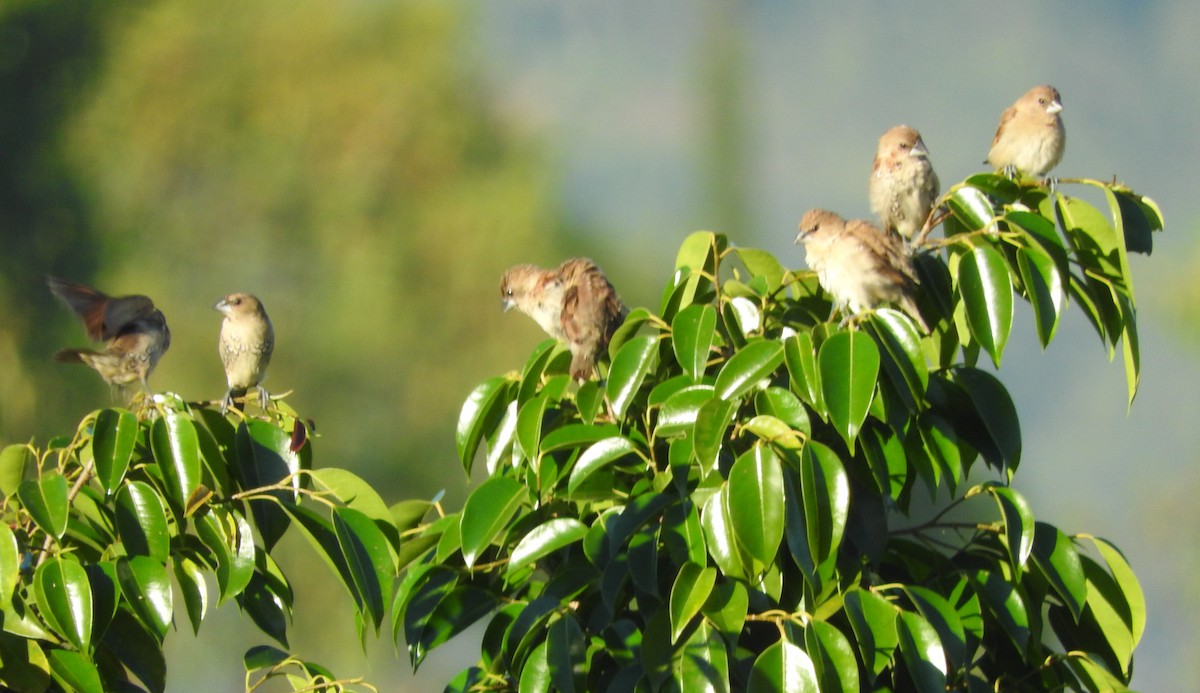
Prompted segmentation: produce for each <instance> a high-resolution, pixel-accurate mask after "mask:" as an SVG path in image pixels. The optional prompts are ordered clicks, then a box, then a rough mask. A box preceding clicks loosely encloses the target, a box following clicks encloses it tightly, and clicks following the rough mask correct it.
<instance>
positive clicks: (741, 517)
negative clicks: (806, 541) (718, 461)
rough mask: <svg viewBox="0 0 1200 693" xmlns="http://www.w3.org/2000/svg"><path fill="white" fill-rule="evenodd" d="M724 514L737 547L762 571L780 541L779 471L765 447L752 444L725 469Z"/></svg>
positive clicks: (771, 560) (782, 507)
mask: <svg viewBox="0 0 1200 693" xmlns="http://www.w3.org/2000/svg"><path fill="white" fill-rule="evenodd" d="M727 484H728V494H729V498H728V503H729V505H728V513H729V519H730V523H731V524H732V526H733V532H734V536H735V537H736V538H737V541H738V544H739V545H741V546H742V547H743V548H744V549H745V550H746V553H748V554H749V555H750V557H751V558H753V559H754V560H755V561H757V564H758V565H759V567H758V570H759V571H761V570H764V569H765V568H766V567H767V566H769V565H771V564H772V563H773V562H774V560H775V554H776V553H777V552H778V551H779V544H780V542H781V541H783V510H784V494H783V468H782V466H781V465H780V462H779V458H778V457H777V456H776V454H775V452H774V451H773V450H772V449H771V448H770V447H768V446H764V445H756V446H754V447H753V448H752V449H750V450H749V451H747V452H746V453H745V454H743V455H742V456H740V457H739V458H738V459H737V461H735V462H734V463H733V468H732V469H730V470H729V480H728V482H727Z"/></svg>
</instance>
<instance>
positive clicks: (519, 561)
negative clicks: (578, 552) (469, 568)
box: [507, 517, 588, 577]
mask: <svg viewBox="0 0 1200 693" xmlns="http://www.w3.org/2000/svg"><path fill="white" fill-rule="evenodd" d="M587 531H588V528H587V525H585V524H583V523H582V522H580V521H579V520H577V519H575V518H573V517H557V518H554V519H552V520H548V521H546V522H544V523H542V524H540V525H538V526H537V527H534V528H533V529H532V530H530V531H529V533H528V534H526V535H525V536H524V537H522V538H521V541H519V542H517V545H516V547H514V548H513V551H512V555H511V556H509V560H508V569H507V574H508V576H509V577H511V576H512V575H513V574H514V573H516V572H517V571H519V570H521V569H522V568H524V567H525V566H527V565H531V564H532V563H533V562H534V561H537V560H538V559H540V558H543V557H545V556H548V555H550V554H551V553H554V552H555V551H557V550H559V549H561V548H563V547H564V546H569V545H571V544H574V543H575V542H577V541H581V540H582V539H583V537H584V536H585V535H586V534H587Z"/></svg>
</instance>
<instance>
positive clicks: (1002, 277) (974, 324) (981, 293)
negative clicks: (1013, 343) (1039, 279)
mask: <svg viewBox="0 0 1200 693" xmlns="http://www.w3.org/2000/svg"><path fill="white" fill-rule="evenodd" d="M957 285H958V291H959V294H960V295H961V296H962V300H963V309H964V310H965V311H966V320H967V326H968V327H969V329H970V332H971V337H972V338H973V339H975V340H976V341H978V342H979V344H980V346H982V347H983V349H984V351H986V352H987V353H988V355H990V356H991V357H992V362H993V363H995V364H996V366H997V367H999V366H1000V358H1001V356H1002V355H1003V354H1004V347H1005V345H1006V344H1007V343H1008V335H1009V332H1010V331H1011V330H1012V319H1013V296H1012V292H1013V289H1012V279H1011V278H1010V276H1009V273H1008V264H1007V263H1006V262H1005V261H1004V256H1003V255H1001V254H1000V253H999V252H998V251H997V250H996V249H995V248H993V247H992V246H991V245H988V244H986V243H983V244H978V245H975V246H973V247H972V248H971V249H970V251H969V252H967V253H965V254H964V255H963V256H962V258H961V260H960V261H959V263H958V273H957Z"/></svg>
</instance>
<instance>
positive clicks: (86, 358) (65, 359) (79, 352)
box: [54, 349, 100, 366]
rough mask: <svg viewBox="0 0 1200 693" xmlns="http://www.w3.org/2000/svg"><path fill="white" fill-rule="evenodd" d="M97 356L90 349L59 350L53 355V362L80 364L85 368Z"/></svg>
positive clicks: (97, 354) (96, 353)
mask: <svg viewBox="0 0 1200 693" xmlns="http://www.w3.org/2000/svg"><path fill="white" fill-rule="evenodd" d="M99 355H100V354H99V353H98V352H95V351H92V350H91V349H60V350H58V351H57V352H55V353H54V362H55V363H82V364H83V365H85V366H90V365H92V361H93V360H94V359H95V357H97V356H99Z"/></svg>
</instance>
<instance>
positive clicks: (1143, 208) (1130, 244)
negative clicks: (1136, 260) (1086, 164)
mask: <svg viewBox="0 0 1200 693" xmlns="http://www.w3.org/2000/svg"><path fill="white" fill-rule="evenodd" d="M1105 190H1106V191H1107V194H1108V195H1109V209H1110V210H1111V211H1112V213H1113V216H1114V217H1116V218H1119V219H1120V223H1119V224H1118V227H1119V228H1120V229H1121V231H1122V236H1123V238H1124V239H1125V247H1126V249H1127V250H1128V251H1129V252H1131V253H1145V254H1146V255H1149V254H1150V253H1151V252H1153V250H1154V235H1153V232H1154V231H1162V230H1163V222H1162V212H1161V211H1160V210H1159V209H1158V205H1157V204H1155V203H1154V200H1151V199H1150V198H1148V197H1143V196H1141V195H1138V194H1135V193H1134V192H1133V191H1131V190H1122V189H1120V188H1114V187H1112V186H1105Z"/></svg>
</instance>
